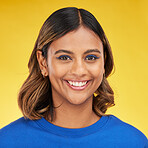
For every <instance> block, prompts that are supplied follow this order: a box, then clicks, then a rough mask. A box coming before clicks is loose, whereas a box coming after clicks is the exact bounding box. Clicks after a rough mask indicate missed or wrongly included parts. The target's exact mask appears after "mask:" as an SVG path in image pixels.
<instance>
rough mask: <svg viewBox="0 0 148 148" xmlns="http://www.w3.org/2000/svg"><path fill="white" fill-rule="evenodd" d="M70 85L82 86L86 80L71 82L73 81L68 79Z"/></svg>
mask: <svg viewBox="0 0 148 148" xmlns="http://www.w3.org/2000/svg"><path fill="white" fill-rule="evenodd" d="M68 82H69V84H70V85H73V86H84V85H85V84H86V83H87V81H86V82H73V81H68Z"/></svg>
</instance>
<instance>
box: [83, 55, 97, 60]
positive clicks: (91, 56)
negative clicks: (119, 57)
mask: <svg viewBox="0 0 148 148" xmlns="http://www.w3.org/2000/svg"><path fill="white" fill-rule="evenodd" d="M85 59H86V60H88V61H92V60H96V59H99V57H97V56H95V55H88V56H86V58H85Z"/></svg>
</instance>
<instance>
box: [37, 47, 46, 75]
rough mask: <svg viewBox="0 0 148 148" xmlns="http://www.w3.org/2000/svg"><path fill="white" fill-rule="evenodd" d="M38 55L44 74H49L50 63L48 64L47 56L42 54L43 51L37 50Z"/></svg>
mask: <svg viewBox="0 0 148 148" xmlns="http://www.w3.org/2000/svg"><path fill="white" fill-rule="evenodd" d="M36 56H37V60H38V63H39V66H40V70H41V73H42V75H43V76H48V68H47V67H48V65H47V61H46V58H45V57H43V55H42V51H39V50H38V51H37V52H36Z"/></svg>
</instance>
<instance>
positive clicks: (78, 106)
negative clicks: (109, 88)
mask: <svg viewBox="0 0 148 148" xmlns="http://www.w3.org/2000/svg"><path fill="white" fill-rule="evenodd" d="M61 49H62V50H66V51H71V52H72V54H70V53H65V52H62V51H61V52H59V53H57V54H55V53H56V52H57V51H59V50H61ZM90 49H95V50H98V51H99V52H95V51H93V52H90V53H85V52H86V51H88V50H90ZM63 55H66V57H64V59H57V58H59V57H60V56H63ZM91 55H93V56H95V57H98V59H94V58H93V57H92V56H91ZM37 59H38V62H39V66H40V69H41V71H42V74H43V75H44V76H48V77H49V79H50V82H51V86H52V95H53V102H54V106H60V105H61V104H62V105H61V106H60V107H58V108H56V109H55V112H56V118H55V120H54V121H53V124H55V125H57V126H61V127H65V128H82V127H87V126H90V125H92V124H94V123H95V122H97V121H98V120H99V119H100V117H99V116H97V115H96V114H95V113H94V112H93V110H92V101H93V100H92V99H93V93H94V92H95V91H96V90H97V88H98V87H99V86H100V84H101V82H102V79H103V74H104V72H105V70H104V56H103V44H102V42H101V40H100V38H99V37H98V36H97V35H96V34H95V33H94V32H93V31H91V30H90V29H88V28H86V27H83V26H81V27H79V28H78V29H77V30H75V31H72V32H69V33H67V34H66V35H64V36H63V37H61V38H59V39H57V40H55V41H53V42H52V43H51V45H50V47H49V49H48V55H47V59H45V58H44V57H43V56H42V53H41V51H37ZM66 80H71V81H84V80H85V81H86V80H89V84H88V86H87V87H86V88H85V89H83V90H74V89H72V88H71V87H69V86H68V85H67V82H66Z"/></svg>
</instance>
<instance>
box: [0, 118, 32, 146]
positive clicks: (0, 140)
mask: <svg viewBox="0 0 148 148" xmlns="http://www.w3.org/2000/svg"><path fill="white" fill-rule="evenodd" d="M31 126H32V121H31V120H29V119H25V118H23V117H22V118H19V119H17V120H16V121H14V122H11V123H10V124H8V125H7V126H5V127H3V128H2V129H0V147H3V145H5V146H6V145H7V146H8V145H13V144H14V143H15V142H16V141H17V140H21V139H20V138H21V137H22V138H24V137H25V136H27V135H28V134H29V132H30V129H31Z"/></svg>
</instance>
